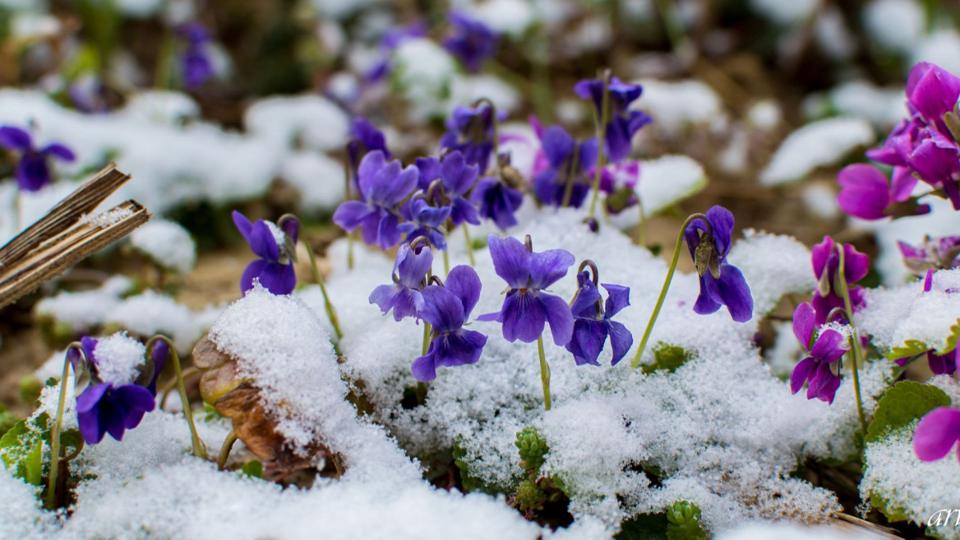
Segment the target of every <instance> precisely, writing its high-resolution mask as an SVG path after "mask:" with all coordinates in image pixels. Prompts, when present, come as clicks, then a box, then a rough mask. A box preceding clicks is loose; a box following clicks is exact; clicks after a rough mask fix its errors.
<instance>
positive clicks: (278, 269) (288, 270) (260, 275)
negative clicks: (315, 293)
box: [233, 210, 300, 294]
mask: <svg viewBox="0 0 960 540" xmlns="http://www.w3.org/2000/svg"><path fill="white" fill-rule="evenodd" d="M233 223H234V225H236V227H237V230H238V231H240V234H242V235H243V238H244V240H246V241H247V245H249V246H250V249H251V250H252V251H253V253H254V254H255V255H256V256H257V257H259V259H257V260H255V261H253V262H251V263H250V264H249V265H247V268H246V270H244V271H243V276H242V277H241V278H240V289H241V290H242V291H243V292H247V291H249V290H250V289H252V288H253V285H254V281H255V280H256V281H258V282H259V283H260V285H262V286H263V287H265V288H266V289H267V290H268V291H270V292H271V293H273V294H290V293H291V292H293V289H294V287H296V286H297V276H296V273H295V271H294V269H293V263H294V260H295V256H296V249H295V246H296V245H297V237H298V235H299V229H300V223H299V222H298V221H297V220H296V219H289V220H284V228H283V229H281V228H280V227H278V226H277V225H276V224H274V223H273V222H271V221H266V220H263V219H258V220H257V221H256V223H251V222H250V220H249V219H247V217H246V216H244V215H243V214H241V213H240V212H238V211H236V210H234V211H233Z"/></svg>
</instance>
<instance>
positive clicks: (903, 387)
mask: <svg viewBox="0 0 960 540" xmlns="http://www.w3.org/2000/svg"><path fill="white" fill-rule="evenodd" d="M949 404H950V398H949V397H947V394H945V393H944V391H943V390H940V389H939V388H937V387H936V386H933V385H929V384H922V383H918V382H914V381H900V382H898V383H897V384H895V385H893V386H892V387H890V388H889V389H888V390H887V391H886V392H884V393H883V396H881V397H880V401H879V402H877V410H876V412H875V413H874V415H873V419H872V420H871V421H870V425H869V426H868V427H867V435H866V438H865V440H866V442H868V443H870V442H875V441H877V440H879V439H881V438H882V437H883V436H884V435H886V434H887V433H889V432H890V431H892V430H895V429H897V428H900V427H903V426H905V425H907V424H909V423H910V422H912V421H914V420H916V419H918V418H920V417H922V416H923V415H925V414H927V413H928V412H930V411H931V410H933V409H935V408H937V407H943V406H947V405H949Z"/></svg>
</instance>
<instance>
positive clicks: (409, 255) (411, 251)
mask: <svg viewBox="0 0 960 540" xmlns="http://www.w3.org/2000/svg"><path fill="white" fill-rule="evenodd" d="M432 266H433V253H432V252H431V251H430V247H429V246H428V245H425V242H414V243H413V244H401V245H400V248H399V249H398V250H397V260H396V262H395V263H394V265H393V284H391V285H380V286H379V287H377V288H376V289H374V290H373V292H371V293H370V298H369V300H370V303H371V304H376V305H377V306H379V307H380V311H382V312H383V314H384V315H386V314H387V313H389V312H390V311H393V318H394V320H397V321H399V320H401V319H403V318H405V317H414V318H419V317H420V313H421V311H422V310H423V294H422V292H421V291H423V288H424V287H425V286H426V281H427V276H428V275H429V272H430V268H431V267H432Z"/></svg>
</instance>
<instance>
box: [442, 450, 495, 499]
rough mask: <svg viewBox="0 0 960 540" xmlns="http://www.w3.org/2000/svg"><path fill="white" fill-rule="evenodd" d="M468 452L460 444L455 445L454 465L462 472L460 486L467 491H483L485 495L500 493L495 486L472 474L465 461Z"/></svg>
mask: <svg viewBox="0 0 960 540" xmlns="http://www.w3.org/2000/svg"><path fill="white" fill-rule="evenodd" d="M466 456H467V451H466V450H465V449H464V448H463V446H461V445H460V443H459V442H457V443H455V444H454V445H453V463H454V464H455V465H456V466H457V469H459V470H460V484H461V486H462V487H463V489H464V490H465V491H468V492H469V491H482V492H484V493H500V492H501V491H500V490H498V489H496V488H495V487H494V486H490V485H487V484H486V483H485V482H484V481H483V480H481V479H479V478H476V477H474V476H473V475H471V474H470V465H469V464H468V463H467V461H466V460H465V459H464V458H465V457H466Z"/></svg>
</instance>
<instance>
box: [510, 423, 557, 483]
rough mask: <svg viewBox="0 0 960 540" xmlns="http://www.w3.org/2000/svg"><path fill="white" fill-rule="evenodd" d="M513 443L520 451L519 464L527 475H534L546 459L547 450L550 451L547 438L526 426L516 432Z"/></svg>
mask: <svg viewBox="0 0 960 540" xmlns="http://www.w3.org/2000/svg"><path fill="white" fill-rule="evenodd" d="M514 444H515V445H516V447H517V450H519V451H520V466H521V467H523V470H525V471H527V473H528V474H529V475H531V476H533V477H536V476H537V475H538V474H539V472H540V467H542V466H543V462H544V461H545V460H546V456H547V452H549V451H550V448H549V447H548V446H547V440H546V439H544V438H543V435H541V434H540V432H539V431H537V430H536V429H534V428H532V427H529V426H528V427H525V428H523V429H521V430H520V431H518V432H517V440H516V441H515V442H514Z"/></svg>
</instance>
